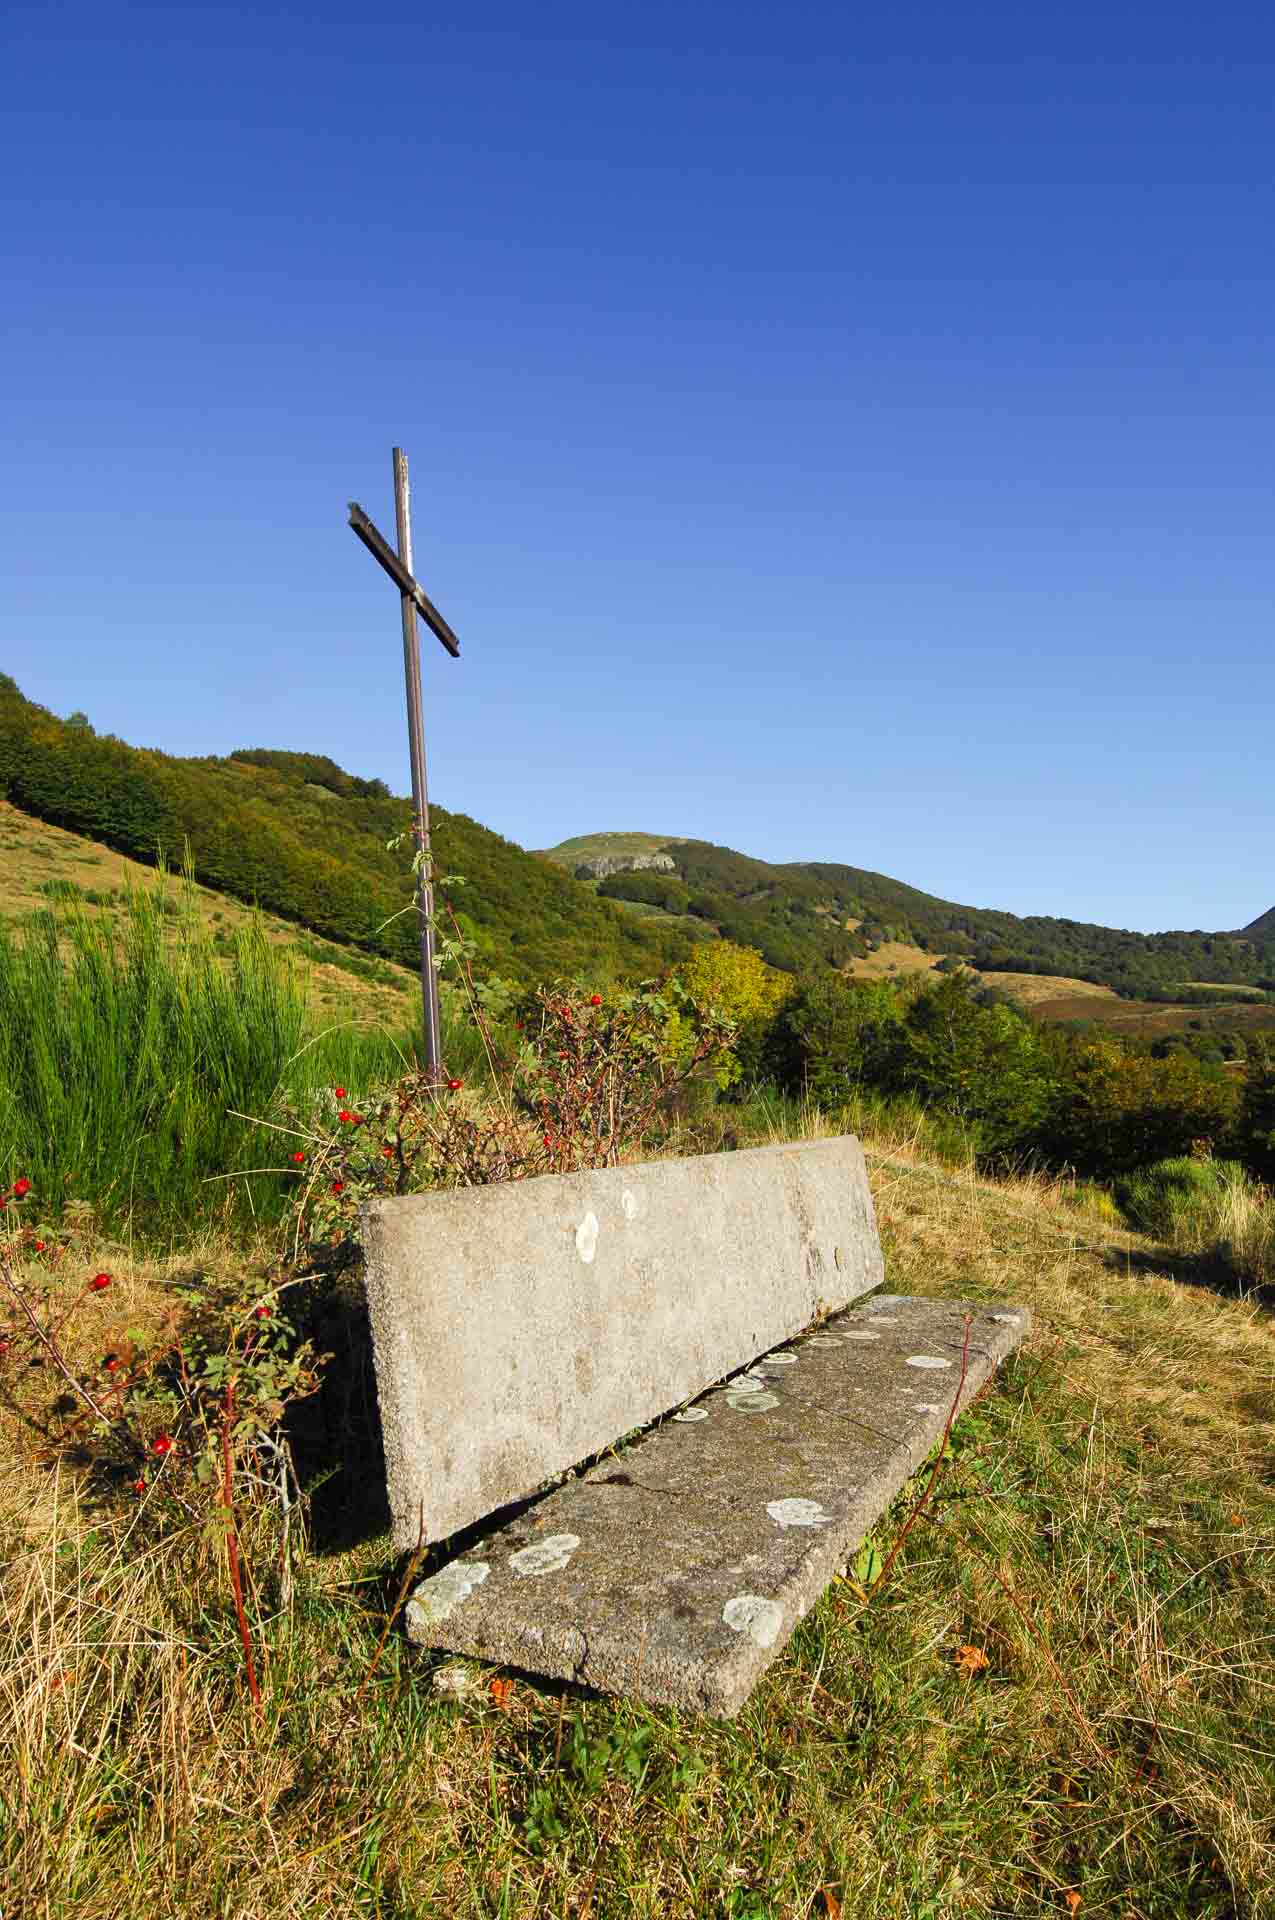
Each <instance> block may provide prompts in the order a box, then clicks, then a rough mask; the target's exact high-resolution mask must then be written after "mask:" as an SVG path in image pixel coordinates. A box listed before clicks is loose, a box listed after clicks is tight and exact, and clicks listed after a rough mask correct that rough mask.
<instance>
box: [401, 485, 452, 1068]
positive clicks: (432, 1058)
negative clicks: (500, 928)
mask: <svg viewBox="0 0 1275 1920" xmlns="http://www.w3.org/2000/svg"><path fill="white" fill-rule="evenodd" d="M394 513H395V517H396V519H397V521H398V557H399V559H400V560H401V561H402V563H403V565H404V566H405V567H406V569H407V571H408V573H409V574H410V573H413V567H412V497H411V488H410V486H409V484H408V478H407V455H406V454H405V453H404V452H403V449H402V448H401V447H395V449H394ZM400 597H401V599H402V603H403V673H404V677H405V679H406V682H407V739H408V746H409V750H410V752H411V757H412V813H413V816H414V830H415V840H416V853H417V865H418V874H417V883H418V884H417V889H416V911H417V916H418V918H419V920H420V933H421V998H422V1001H423V1004H424V1012H425V1071H426V1073H427V1074H428V1076H429V1078H430V1079H431V1080H437V1079H438V1077H439V1072H440V1068H441V1065H442V1051H443V1049H442V1029H441V1024H440V1021H439V1013H438V969H437V968H436V967H435V965H434V888H433V884H432V880H433V869H432V867H431V864H430V844H429V785H428V782H427V780H426V777H425V715H424V707H423V703H422V700H421V647H420V638H419V636H418V634H417V630H416V605H415V602H414V601H413V599H412V597H411V595H410V594H407V593H404V594H402V595H401V596H400Z"/></svg>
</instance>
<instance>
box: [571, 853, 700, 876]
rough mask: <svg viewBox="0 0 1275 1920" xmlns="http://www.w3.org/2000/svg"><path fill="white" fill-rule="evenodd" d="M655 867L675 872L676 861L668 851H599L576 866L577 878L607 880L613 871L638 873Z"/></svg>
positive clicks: (665, 871) (661, 870) (659, 869)
mask: <svg viewBox="0 0 1275 1920" xmlns="http://www.w3.org/2000/svg"><path fill="white" fill-rule="evenodd" d="M646 867H654V868H656V869H657V870H658V871H659V872H660V873H675V872H676V871H677V864H676V862H675V861H674V860H673V859H671V858H670V856H669V855H668V854H667V853H599V854H595V855H594V857H593V859H592V860H581V861H580V862H579V864H578V865H577V867H576V868H575V876H576V879H577V880H606V879H609V878H610V876H611V875H612V874H613V873H636V872H637V871H638V870H639V869H640V868H646Z"/></svg>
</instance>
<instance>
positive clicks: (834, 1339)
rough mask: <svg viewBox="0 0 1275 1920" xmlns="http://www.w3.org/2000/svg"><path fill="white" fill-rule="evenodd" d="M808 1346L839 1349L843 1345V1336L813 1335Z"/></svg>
mask: <svg viewBox="0 0 1275 1920" xmlns="http://www.w3.org/2000/svg"><path fill="white" fill-rule="evenodd" d="M806 1345H807V1346H808V1347H839V1346H840V1345H841V1335H840V1334H839V1333H812V1334H811V1336H810V1338H809V1339H808V1340H807V1342H806Z"/></svg>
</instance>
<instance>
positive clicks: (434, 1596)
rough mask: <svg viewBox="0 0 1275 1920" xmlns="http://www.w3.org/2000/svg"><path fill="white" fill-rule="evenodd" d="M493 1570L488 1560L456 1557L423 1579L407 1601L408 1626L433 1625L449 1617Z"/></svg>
mask: <svg viewBox="0 0 1275 1920" xmlns="http://www.w3.org/2000/svg"><path fill="white" fill-rule="evenodd" d="M490 1572H491V1568H490V1566H489V1565H488V1564H487V1562H486V1561H485V1560H453V1561H452V1563H451V1565H450V1566H446V1567H440V1569H439V1571H438V1572H437V1573H432V1574H431V1575H430V1577H429V1579H428V1580H422V1581H421V1584H420V1586H419V1587H417V1589H416V1591H415V1593H414V1594H413V1595H412V1597H411V1599H410V1600H409V1601H408V1603H407V1620H408V1625H409V1626H420V1627H433V1626H437V1625H438V1623H439V1621H440V1620H446V1618H447V1616H448V1614H449V1613H452V1612H454V1611H455V1609H456V1608H457V1607H458V1606H459V1605H460V1603H461V1601H462V1600H468V1598H469V1596H470V1594H471V1593H472V1592H473V1591H474V1588H475V1587H481V1585H482V1583H483V1581H484V1580H485V1579H486V1578H487V1575H488V1574H489V1573H490Z"/></svg>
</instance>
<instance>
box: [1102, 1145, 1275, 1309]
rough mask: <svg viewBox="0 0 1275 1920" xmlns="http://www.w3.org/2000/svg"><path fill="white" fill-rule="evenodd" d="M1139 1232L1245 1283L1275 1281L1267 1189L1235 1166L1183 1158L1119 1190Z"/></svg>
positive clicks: (1274, 1234) (1274, 1220)
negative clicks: (1205, 1260) (1206, 1259)
mask: <svg viewBox="0 0 1275 1920" xmlns="http://www.w3.org/2000/svg"><path fill="white" fill-rule="evenodd" d="M1117 1193H1118V1197H1119V1200H1120V1204H1121V1206H1122V1207H1123V1208H1124V1210H1125V1212H1126V1214H1127V1215H1128V1217H1129V1219H1130V1221H1131V1222H1132V1223H1133V1225H1134V1226H1136V1227H1140V1228H1141V1229H1142V1231H1143V1232H1144V1233H1150V1234H1154V1235H1155V1236H1156V1238H1157V1239H1159V1240H1162V1241H1164V1242H1165V1244H1166V1245H1168V1246H1171V1247H1173V1248H1174V1249H1175V1250H1176V1251H1179V1252H1182V1253H1191V1254H1198V1255H1204V1256H1207V1257H1210V1258H1212V1259H1214V1260H1216V1261H1217V1262H1219V1264H1221V1265H1222V1266H1224V1267H1225V1268H1226V1269H1227V1270H1228V1271H1229V1272H1230V1273H1231V1274H1233V1275H1234V1277H1235V1278H1236V1279H1238V1280H1240V1281H1241V1282H1253V1283H1255V1284H1262V1283H1269V1282H1271V1281H1275V1215H1273V1214H1272V1207H1271V1200H1270V1196H1269V1194H1268V1193H1267V1191H1266V1189H1265V1188H1263V1187H1261V1186H1259V1185H1258V1184H1257V1183H1256V1182H1255V1181H1254V1180H1253V1179H1252V1178H1251V1177H1250V1176H1249V1174H1248V1173H1247V1172H1246V1171H1245V1169H1244V1168H1243V1167H1242V1166H1241V1165H1240V1164H1239V1162H1238V1161H1235V1160H1211V1159H1208V1158H1206V1157H1200V1156H1194V1155H1192V1156H1185V1155H1178V1156H1175V1157H1174V1158H1172V1159H1168V1160H1161V1161H1158V1162H1157V1163H1156V1165H1154V1166H1151V1167H1146V1168H1144V1169H1143V1170H1142V1171H1141V1172H1139V1173H1135V1174H1131V1175H1130V1176H1129V1177H1128V1179H1126V1180H1124V1181H1122V1182H1121V1183H1120V1184H1119V1186H1118V1188H1117Z"/></svg>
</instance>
